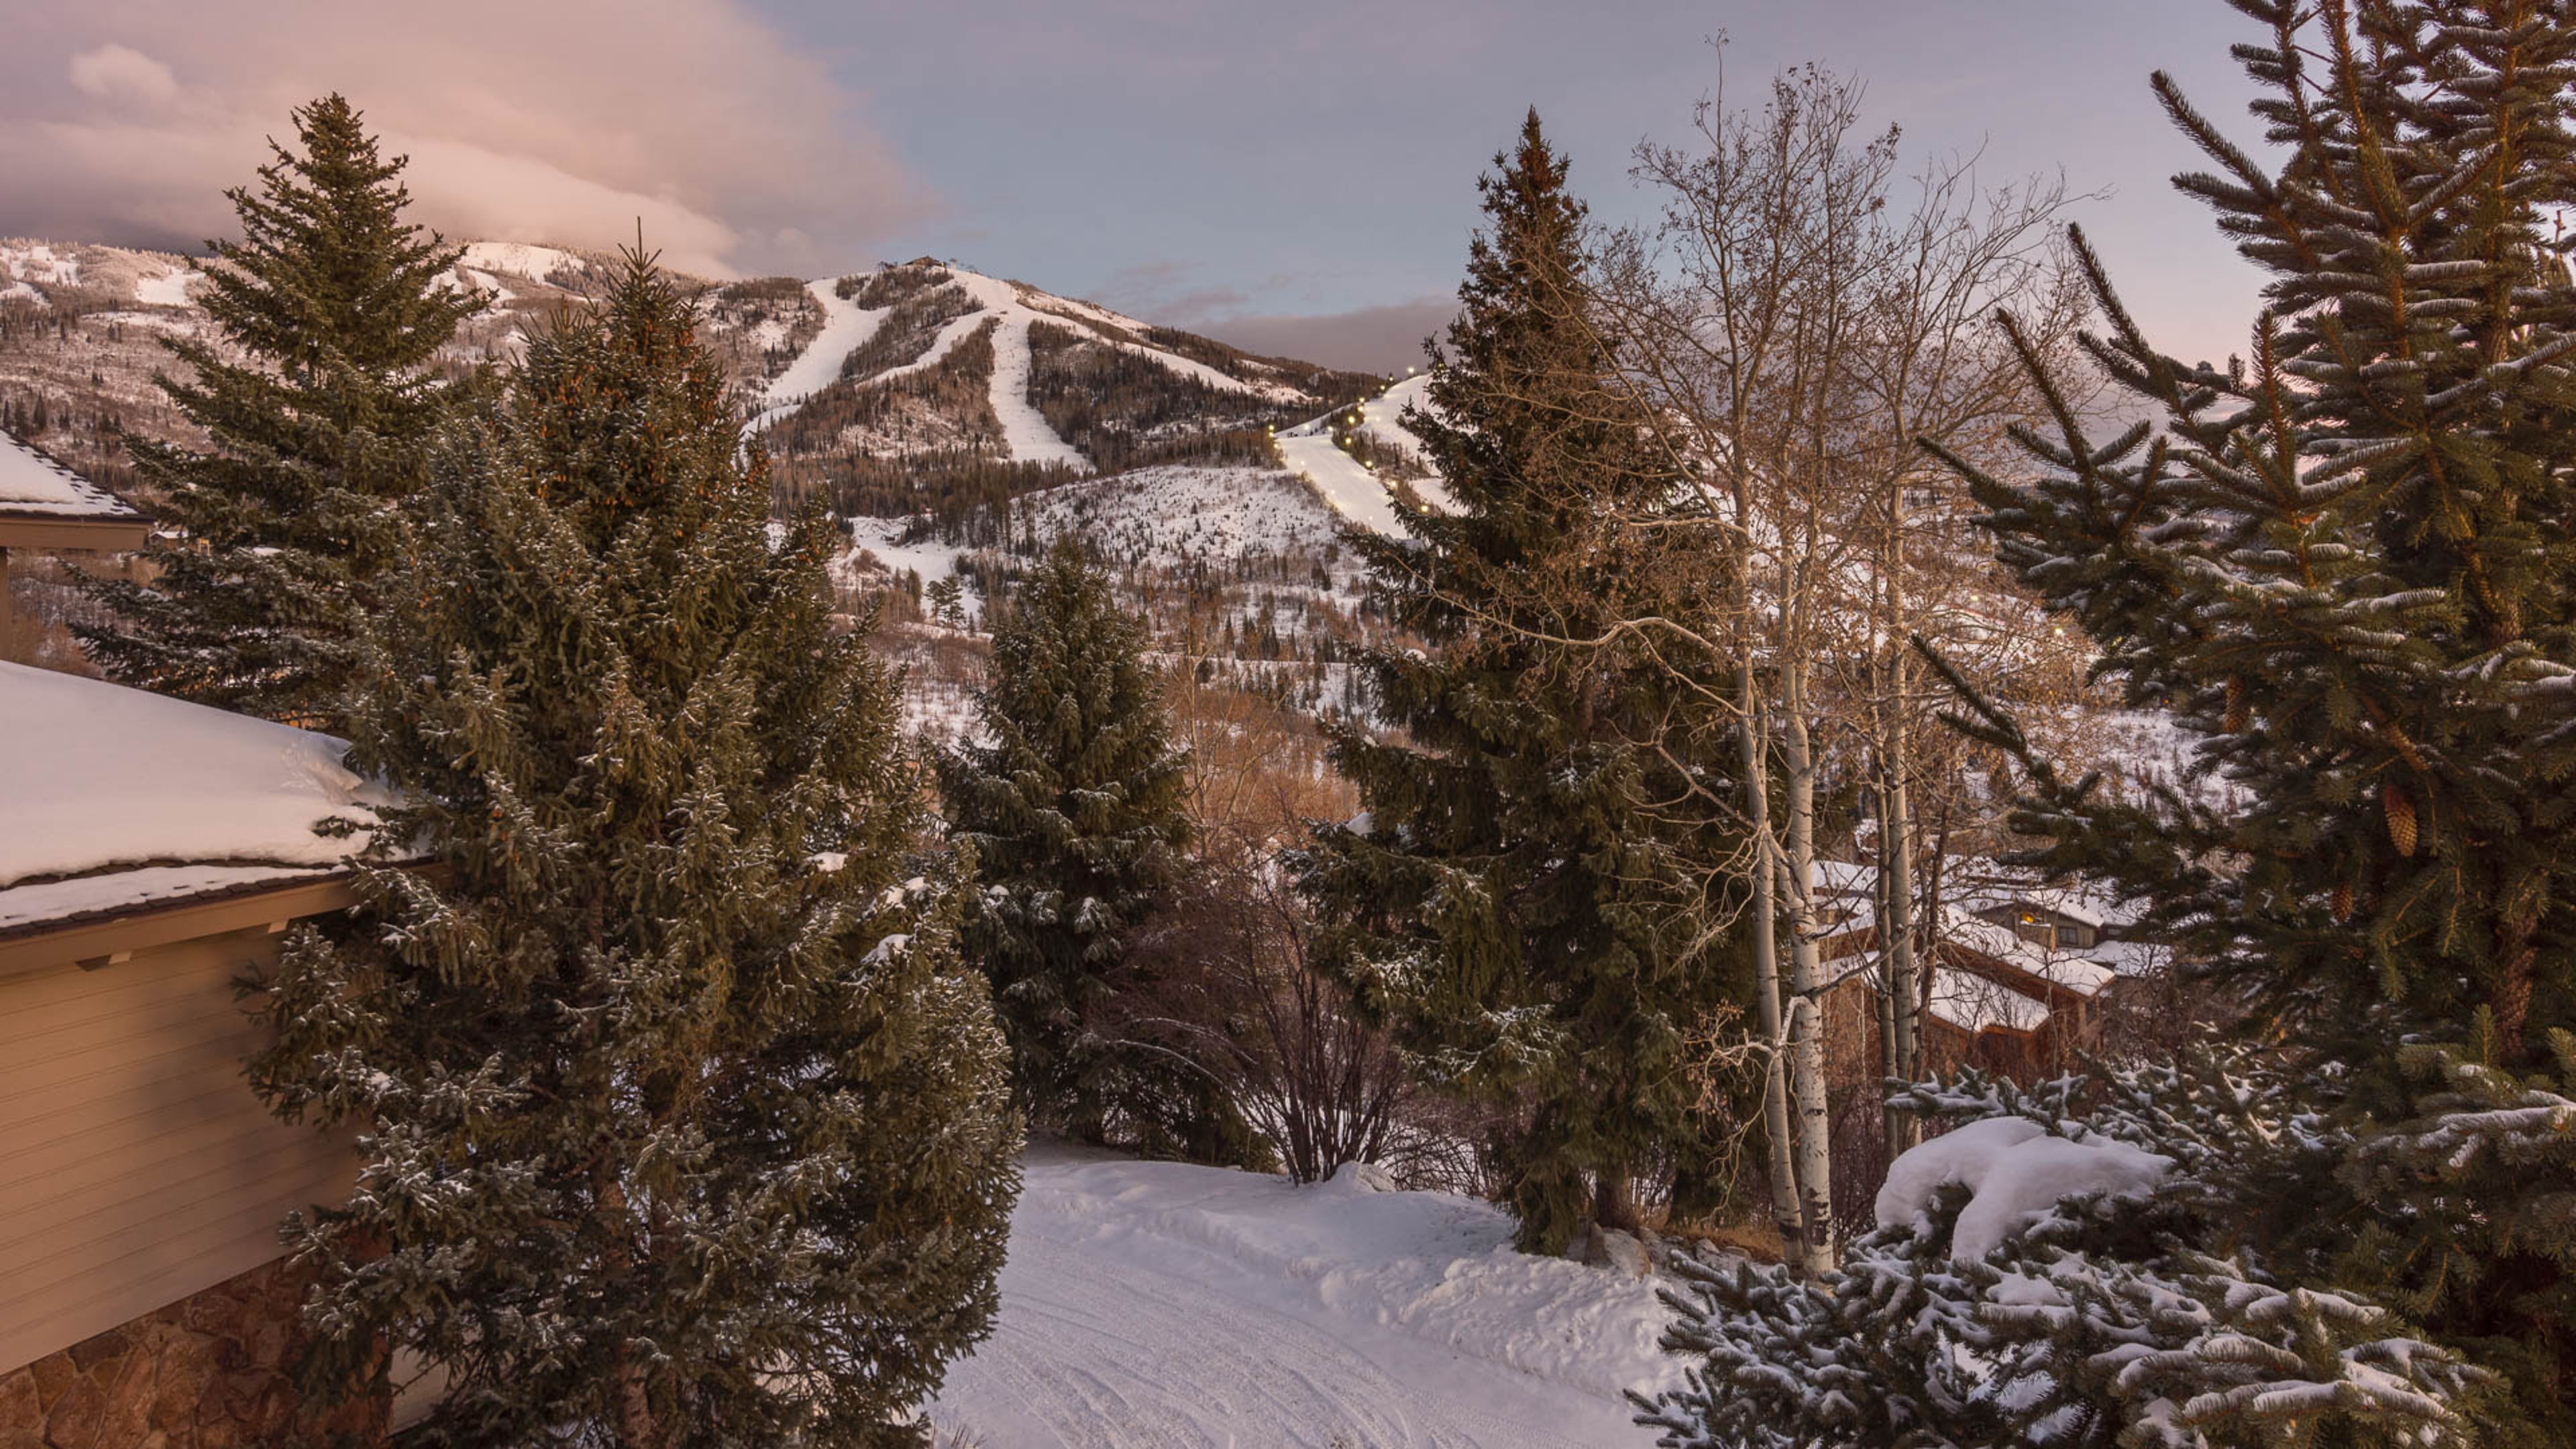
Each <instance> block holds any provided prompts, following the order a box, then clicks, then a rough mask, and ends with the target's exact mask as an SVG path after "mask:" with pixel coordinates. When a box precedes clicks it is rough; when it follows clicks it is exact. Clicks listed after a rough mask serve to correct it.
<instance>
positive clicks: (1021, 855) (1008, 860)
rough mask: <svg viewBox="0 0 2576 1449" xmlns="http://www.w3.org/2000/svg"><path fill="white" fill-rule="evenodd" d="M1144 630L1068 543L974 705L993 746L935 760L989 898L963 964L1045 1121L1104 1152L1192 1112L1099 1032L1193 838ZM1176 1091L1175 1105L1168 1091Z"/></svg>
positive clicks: (1184, 1099) (1177, 753)
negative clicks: (982, 988) (980, 982)
mask: <svg viewBox="0 0 2576 1449" xmlns="http://www.w3.org/2000/svg"><path fill="white" fill-rule="evenodd" d="M1142 649H1143V640H1142V637H1141V635H1140V633H1139V630H1138V628H1137V625H1136V622H1135V621H1134V620H1133V619H1131V618H1129V617H1128V616H1127V614H1126V613H1125V612H1124V611H1122V610H1121V609H1120V608H1119V607H1118V601H1117V599H1116V597H1115V596H1114V595H1113V594H1112V593H1111V592H1110V587H1109V581H1108V579H1107V577H1106V576H1104V575H1103V574H1102V573H1101V572H1100V571H1099V570H1097V569H1095V568H1093V567H1092V566H1091V565H1090V564H1089V563H1088V562H1086V561H1085V560H1084V558H1083V556H1082V552H1081V546H1080V545H1079V544H1078V543H1076V542H1075V541H1073V540H1072V539H1070V538H1068V539H1063V540H1059V541H1058V542H1057V543H1056V544H1055V546H1054V547H1053V548H1052V549H1050V550H1049V551H1048V553H1047V555H1046V556H1045V558H1044V559H1043V560H1042V561H1041V562H1040V563H1039V564H1038V565H1037V567H1035V568H1034V569H1032V570H1031V571H1030V573H1029V575H1028V577H1027V578H1026V579H1025V580H1024V581H1023V582H1022V583H1021V585H1020V587H1019V588H1018V590H1017V591H1016V592H1015V593H1014V594H1013V596H1012V599H1011V607H1010V609H1009V612H1008V613H1006V614H1005V615H1003V617H1002V619H1001V621H1000V622H999V623H998V624H996V625H995V626H994V629H993V656H992V682H991V683H990V685H988V686H987V687H986V688H985V689H984V691H983V692H982V693H981V694H980V695H979V696H978V697H977V700H976V712H977V718H978V720H979V721H980V722H981V724H982V726H983V730H984V733H985V735H986V736H987V739H986V741H985V742H982V743H973V744H968V745H966V746H964V747H963V748H961V749H959V750H957V751H955V752H953V753H950V754H947V755H944V756H943V757H942V758H941V760H940V762H939V781H940V788H941V792H942V794H943V795H944V797H945V798H946V801H947V812H948V820H949V828H950V830H951V832H952V834H953V837H954V838H955V839H957V840H959V841H962V842H965V843H967V844H968V845H970V846H972V847H973V849H974V852H975V860H976V865H977V871H978V876H979V878H980V880H981V883H982V885H983V890H982V891H981V893H980V894H979V895H978V896H977V898H976V900H975V902H974V903H973V904H972V905H971V906H970V908H969V910H968V913H967V917H966V925H965V932H966V934H965V941H966V950H967V955H968V958H969V959H970V960H972V961H974V962H975V963H976V964H977V965H979V966H981V967H982V968H983V970H984V972H985V974H986V975H987V976H989V977H990V978H991V979H992V983H993V993H994V999H995V1001H996V1003H997V1004H998V1006H999V1008H1000V1011H1001V1016H1002V1024H1003V1026H1004V1028H1005V1029H1006V1031H1007V1032H1008V1033H1009V1036H1010V1040H1011V1049H1012V1053H1013V1064H1014V1070H1015V1072H1016V1074H1017V1079H1018V1082H1019V1085H1020V1090H1021V1094H1022V1099H1023V1100H1024V1101H1025V1102H1026V1103H1027V1104H1028V1106H1029V1107H1030V1109H1031V1111H1032V1112H1033V1113H1034V1114H1035V1115H1036V1116H1037V1117H1038V1118H1039V1120H1041V1121H1044V1122H1046V1123H1047V1124H1049V1125H1051V1126H1056V1127H1060V1128H1062V1129H1063V1130H1066V1131H1068V1132H1071V1133H1073V1134H1074V1135H1076V1136H1079V1137H1082V1138H1084V1139H1086V1140H1091V1141H1099V1140H1102V1138H1103V1137H1104V1135H1105V1134H1106V1133H1107V1132H1109V1131H1110V1130H1111V1128H1112V1127H1113V1126H1121V1127H1124V1128H1125V1129H1126V1130H1127V1131H1128V1132H1130V1133H1133V1134H1141V1135H1142V1136H1144V1137H1147V1138H1154V1137H1159V1136H1165V1135H1167V1134H1168V1133H1169V1132H1171V1131H1172V1130H1174V1129H1178V1128H1181V1127H1184V1126H1185V1125H1187V1124H1185V1123H1183V1122H1181V1121H1179V1120H1178V1119H1179V1118H1180V1117H1182V1116H1186V1115H1188V1113H1187V1111H1186V1110H1177V1109H1174V1108H1172V1107H1171V1106H1169V1105H1165V1106H1157V1105H1156V1104H1157V1102H1158V1101H1166V1102H1167V1103H1168V1101H1170V1100H1177V1101H1178V1102H1179V1103H1182V1104H1185V1105H1188V1104H1195V1105H1208V1106H1212V1104H1205V1103H1202V1102H1200V1101H1199V1097H1200V1094H1199V1092H1198V1091H1197V1089H1196V1088H1195V1087H1194V1086H1192V1085H1191V1084H1190V1083H1188V1082H1186V1081H1181V1082H1175V1081H1174V1080H1173V1079H1172V1077H1171V1073H1170V1069H1169V1068H1168V1067H1167V1066H1166V1065H1165V1064H1164V1058H1163V1057H1162V1056H1161V1054H1159V1053H1153V1054H1141V1055H1140V1054H1139V1053H1135V1052H1129V1051H1124V1050H1121V1049H1119V1048H1118V1047H1117V1046H1116V1045H1115V1044H1114V1042H1113V1041H1111V1040H1109V1039H1107V1038H1105V1037H1104V1036H1103V1035H1102V1034H1101V1026H1102V1017H1101V1011H1100V1008H1101V1006H1102V1005H1103V1002H1104V993H1105V992H1107V991H1108V990H1109V989H1110V983H1111V981H1112V980H1113V978H1115V977H1116V976H1117V975H1118V974H1119V972H1120V967H1121V964H1122V962H1123V961H1124V958H1125V953H1126V948H1127V942H1128V938H1129V936H1130V934H1131V933H1132V932H1133V931H1134V930H1135V928H1136V926H1137V925H1138V924H1139V923H1140V922H1141V921H1143V920H1144V919H1145V917H1146V916H1147V914H1148V913H1150V912H1151V911H1152V910H1153V909H1154V907H1155V906H1156V905H1157V904H1158V903H1159V902H1160V901H1161V900H1162V899H1163V898H1164V896H1165V895H1166V893H1167V892H1168V890H1169V888H1170V887H1171V885H1172V884H1173V882H1174V880H1175V877H1176V871H1177V868H1178V852H1179V851H1180V850H1181V848H1182V846H1183V845H1184V844H1185V843H1186V841H1187V840H1188V835H1189V822H1188V818H1187V816H1186V814H1185V813H1184V809H1183V803H1182V794H1183V790H1184V788H1185V785H1186V781H1185V778H1184V775H1183V765H1184V763H1185V757H1184V755H1183V753H1182V751H1181V750H1180V749H1179V748H1178V747H1177V746H1176V745H1175V744H1174V743H1173V741H1172V737H1171V728H1170V724H1169V722H1168V721H1167V720H1166V719H1165V717H1164V712H1163V704H1162V691H1161V687H1160V683H1159V681H1157V680H1156V678H1155V677H1154V673H1153V671H1152V670H1151V669H1150V668H1148V667H1147V665H1146V663H1145V660H1144V658H1143V654H1142ZM1175 1093H1177V1094H1178V1095H1177V1098H1175V1097H1174V1094H1175Z"/></svg>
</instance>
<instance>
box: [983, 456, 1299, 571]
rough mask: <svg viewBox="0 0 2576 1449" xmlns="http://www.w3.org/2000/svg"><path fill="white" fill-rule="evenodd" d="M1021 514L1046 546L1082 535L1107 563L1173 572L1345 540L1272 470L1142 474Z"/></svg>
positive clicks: (1041, 496)
mask: <svg viewBox="0 0 2576 1449" xmlns="http://www.w3.org/2000/svg"><path fill="white" fill-rule="evenodd" d="M1019 507H1020V513H1021V516H1022V517H1023V518H1025V519H1026V520H1027V522H1028V525H1029V527H1031V528H1033V529H1034V530H1035V531H1036V532H1037V534H1038V536H1039V537H1041V538H1055V537H1058V536H1060V535H1063V534H1066V533H1073V534H1079V535H1080V536H1082V537H1083V538H1086V539H1088V540H1090V542H1091V544H1092V546H1093V547H1094V548H1096V549H1098V550H1099V551H1100V552H1101V553H1102V554H1103V555H1104V556H1106V557H1109V558H1113V559H1117V560H1119V561H1120V562H1122V563H1128V564H1150V565H1153V566H1155V567H1159V568H1166V569H1177V568H1182V567H1186V566H1187V565H1189V564H1190V563H1192V562H1194V561H1202V560H1207V561H1224V560H1231V559H1235V558H1239V557H1241V556H1244V555H1246V554H1273V555H1279V554H1291V553H1298V552H1312V553H1321V552H1323V551H1325V550H1328V549H1330V548H1332V547H1333V546H1334V544H1335V542H1336V541H1337V537H1338V533H1339V530H1338V528H1337V526H1336V524H1335V520H1334V516H1333V513H1332V511H1331V510H1330V509H1329V508H1327V507H1326V506H1325V505H1324V503H1323V500H1322V499H1321V498H1319V497H1318V496H1317V495H1316V494H1315V493H1314V492H1313V491H1312V490H1311V489H1309V488H1308V487H1307V486H1306V485H1305V484H1304V483H1303V482H1302V481H1301V480H1299V479H1298V478H1296V477H1294V476H1292V475H1291V474H1288V473H1285V472H1282V471H1280V470H1278V469H1275V468H1217V467H1192V466H1181V465H1175V466H1170V467H1161V468H1139V469H1137V470H1135V471H1134V472H1132V473H1122V474H1119V475H1117V476H1116V477H1112V478H1101V479H1096V480H1093V481H1091V482H1085V483H1071V484H1067V485H1065V486H1063V487H1060V488H1051V489H1048V490H1046V491H1045V492H1043V493H1035V494H1031V495H1030V496H1029V497H1027V498H1025V499H1023V500H1021V502H1020V505H1019Z"/></svg>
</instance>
